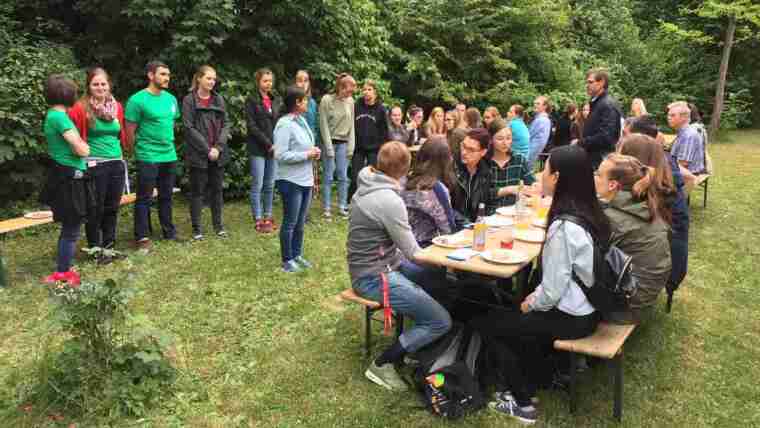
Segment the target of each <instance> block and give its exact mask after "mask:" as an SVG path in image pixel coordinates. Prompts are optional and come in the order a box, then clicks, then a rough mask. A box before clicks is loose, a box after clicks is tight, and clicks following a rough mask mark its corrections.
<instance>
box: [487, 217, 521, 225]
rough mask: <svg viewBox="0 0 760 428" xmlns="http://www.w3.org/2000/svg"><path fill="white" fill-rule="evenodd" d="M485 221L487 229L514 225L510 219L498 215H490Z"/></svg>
mask: <svg viewBox="0 0 760 428" xmlns="http://www.w3.org/2000/svg"><path fill="white" fill-rule="evenodd" d="M485 221H486V225H487V226H488V227H508V226H512V225H513V224H515V221H514V220H512V219H511V218H507V217H503V216H498V215H492V216H490V217H486V219H485Z"/></svg>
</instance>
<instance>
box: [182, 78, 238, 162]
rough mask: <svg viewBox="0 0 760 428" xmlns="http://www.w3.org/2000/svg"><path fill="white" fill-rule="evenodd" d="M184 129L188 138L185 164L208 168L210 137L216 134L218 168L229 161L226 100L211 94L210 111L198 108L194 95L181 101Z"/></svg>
mask: <svg viewBox="0 0 760 428" xmlns="http://www.w3.org/2000/svg"><path fill="white" fill-rule="evenodd" d="M182 128H183V131H184V137H185V163H186V164H187V165H188V166H189V167H191V168H208V152H209V151H210V150H211V146H210V144H209V143H210V142H209V139H210V135H211V132H213V133H214V134H215V135H214V137H213V138H214V141H216V146H215V147H216V148H217V149H218V150H219V159H218V160H217V165H219V166H223V165H224V164H226V163H227V161H228V160H229V158H230V151H229V150H228V149H227V140H228V139H229V137H230V120H229V116H228V115H227V108H226V106H225V103H224V98H223V97H222V96H221V95H219V94H217V93H216V92H212V93H211V102H210V103H209V106H208V107H201V106H200V105H198V98H197V96H196V93H195V92H191V93H189V94H187V95H186V96H185V98H184V99H183V100H182Z"/></svg>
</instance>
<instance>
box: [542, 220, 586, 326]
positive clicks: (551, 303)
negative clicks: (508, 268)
mask: <svg viewBox="0 0 760 428" xmlns="http://www.w3.org/2000/svg"><path fill="white" fill-rule="evenodd" d="M554 227H556V229H554ZM554 227H550V228H549V229H550V230H549V232H548V233H547V236H548V237H547V239H546V243H545V244H544V250H543V255H542V261H546V263H542V266H543V267H544V270H543V276H542V279H541V285H540V288H537V289H536V293H534V295H533V301H532V302H529V304H528V308H529V309H530V310H533V311H547V310H549V309H551V308H553V307H555V306H557V304H558V303H559V301H560V299H561V298H562V296H563V295H564V294H565V293H566V292H567V289H568V288H569V287H570V285H571V283H572V272H573V269H574V268H575V267H584V268H585V269H586V270H588V271H589V272H593V264H594V262H593V257H594V247H593V243H592V242H591V241H590V239H589V238H588V234H587V233H586V232H585V231H584V230H583V228H581V227H580V226H577V225H575V224H572V223H570V222H568V221H564V220H560V222H559V224H557V225H556V226H554ZM552 229H554V230H552ZM576 273H577V274H578V275H579V276H581V273H580V272H576ZM592 275H593V274H592ZM584 276H585V275H584ZM581 277H582V276H581ZM591 280H592V281H593V277H592V279H591ZM578 285H579V286H581V287H582V286H583V285H581V284H578ZM591 285H592V284H586V286H591Z"/></svg>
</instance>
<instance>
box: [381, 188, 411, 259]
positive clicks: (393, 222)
mask: <svg viewBox="0 0 760 428" xmlns="http://www.w3.org/2000/svg"><path fill="white" fill-rule="evenodd" d="M388 205H389V206H388V207H387V208H386V209H385V210H383V212H382V213H380V215H378V219H379V220H380V222H381V223H382V224H383V227H384V228H385V230H386V231H387V232H388V234H389V235H390V236H391V239H392V240H393V242H394V243H395V244H396V246H398V248H399V249H400V250H401V252H402V253H403V254H404V256H405V257H406V258H407V259H409V260H413V259H414V256H415V255H416V254H417V252H419V251H421V250H422V248H420V246H419V244H417V239H416V238H415V237H414V233H412V227H411V226H409V215H408V214H407V212H406V206H405V205H404V201H403V200H401V198H396V199H394V200H393V201H392V202H390V203H389V204H388Z"/></svg>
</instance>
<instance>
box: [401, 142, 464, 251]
mask: <svg viewBox="0 0 760 428" xmlns="http://www.w3.org/2000/svg"><path fill="white" fill-rule="evenodd" d="M451 162H452V157H451V152H450V151H449V145H448V143H447V142H446V139H445V138H444V137H442V136H436V137H433V138H431V139H430V140H428V141H427V142H426V143H425V144H424V145H423V146H422V148H421V149H420V151H419V152H417V159H416V161H415V163H414V169H413V171H412V173H411V174H410V175H409V178H408V180H407V181H406V186H404V190H403V191H402V192H401V198H402V199H403V200H404V203H406V210H407V212H408V213H409V225H411V226H412V231H413V232H414V237H415V238H416V239H417V243H418V244H419V245H420V246H421V247H423V248H424V247H427V246H428V245H430V243H431V241H432V240H433V238H435V237H436V236H438V235H447V234H449V233H451V232H453V231H454V230H455V229H456V225H455V223H454V211H453V209H452V208H451V196H450V195H449V190H448V189H449V187H451V185H452V183H453V178H452V177H451V171H452V166H451Z"/></svg>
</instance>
